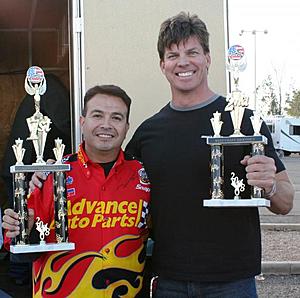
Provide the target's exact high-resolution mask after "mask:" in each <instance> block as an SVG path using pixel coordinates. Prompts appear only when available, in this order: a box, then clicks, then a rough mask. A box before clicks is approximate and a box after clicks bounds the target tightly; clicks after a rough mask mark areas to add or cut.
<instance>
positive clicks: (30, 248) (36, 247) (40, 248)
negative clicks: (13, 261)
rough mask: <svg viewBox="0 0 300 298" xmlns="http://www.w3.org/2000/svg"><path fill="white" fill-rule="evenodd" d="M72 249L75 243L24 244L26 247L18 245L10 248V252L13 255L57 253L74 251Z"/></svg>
mask: <svg viewBox="0 0 300 298" xmlns="http://www.w3.org/2000/svg"><path fill="white" fill-rule="evenodd" d="M74 249H75V243H72V242H63V243H41V244H26V245H24V244H20V245H11V246H10V252H11V253H14V254H23V253H35V252H47V251H59V250H74Z"/></svg>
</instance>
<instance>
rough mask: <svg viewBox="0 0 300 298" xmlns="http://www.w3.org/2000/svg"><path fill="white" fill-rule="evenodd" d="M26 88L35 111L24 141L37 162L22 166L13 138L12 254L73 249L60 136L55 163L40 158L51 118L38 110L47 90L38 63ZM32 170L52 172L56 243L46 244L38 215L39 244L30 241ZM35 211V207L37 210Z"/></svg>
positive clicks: (20, 151) (20, 142)
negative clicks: (15, 229)
mask: <svg viewBox="0 0 300 298" xmlns="http://www.w3.org/2000/svg"><path fill="white" fill-rule="evenodd" d="M25 90H26V92H27V93H28V94H30V95H33V97H34V106H35V113H34V114H33V115H32V116H31V117H29V118H27V119H26V122H27V125H28V129H29V132H30V135H29V137H28V138H27V140H29V141H32V142H33V147H34V150H35V153H36V161H35V162H34V163H33V164H30V165H24V163H23V157H24V154H25V149H24V148H23V140H21V139H20V138H19V139H17V140H15V144H14V145H13V146H12V148H13V152H14V154H15V157H16V164H15V165H13V166H11V167H10V172H11V173H12V174H13V185H14V210H15V212H17V213H18V214H19V222H20V224H19V227H20V234H19V235H18V236H17V237H16V238H15V239H14V244H13V245H11V246H10V251H11V252H12V253H16V254H17V253H34V252H43V251H58V250H73V249H74V248H75V245H74V243H71V242H68V218H67V201H66V197H67V194H66V181H65V180H66V179H65V172H66V171H69V170H70V165H67V164H63V163H62V157H63V152H64V149H65V145H64V144H62V140H61V139H59V138H58V139H56V140H55V148H54V149H53V152H54V155H55V158H56V162H55V163H54V164H46V162H45V161H44V160H43V153H44V148H45V144H46V138H47V134H48V132H49V131H50V124H51V120H50V119H49V117H47V116H44V115H43V114H42V113H41V111H40V100H41V95H43V94H44V93H45V92H46V80H45V76H44V72H43V70H42V69H41V68H40V67H38V66H32V67H30V68H29V69H28V71H27V74H26V78H25ZM33 172H52V173H53V181H54V182H53V192H54V213H55V214H54V220H55V236H56V242H55V243H46V242H45V237H47V236H48V235H49V234H50V228H49V227H48V224H51V223H43V222H42V221H41V220H40V218H39V217H38V214H35V216H37V218H36V220H35V225H36V229H37V231H38V232H39V237H40V243H39V244H30V243H29V229H28V209H27V199H26V198H27V195H28V187H27V183H26V174H27V173H33ZM36 213H38V210H36Z"/></svg>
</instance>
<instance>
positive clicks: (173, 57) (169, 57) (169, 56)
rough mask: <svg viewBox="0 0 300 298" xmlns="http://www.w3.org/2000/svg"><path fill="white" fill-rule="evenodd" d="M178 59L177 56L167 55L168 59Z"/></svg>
mask: <svg viewBox="0 0 300 298" xmlns="http://www.w3.org/2000/svg"><path fill="white" fill-rule="evenodd" d="M176 57H177V55H175V54H170V55H167V58H168V59H175V58H176Z"/></svg>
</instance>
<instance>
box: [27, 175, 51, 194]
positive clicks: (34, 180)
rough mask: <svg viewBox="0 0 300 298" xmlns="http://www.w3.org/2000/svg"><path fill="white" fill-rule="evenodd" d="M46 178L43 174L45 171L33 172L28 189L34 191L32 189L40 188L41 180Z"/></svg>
mask: <svg viewBox="0 0 300 298" xmlns="http://www.w3.org/2000/svg"><path fill="white" fill-rule="evenodd" d="M46 178H47V176H46V175H45V173H43V172H35V173H34V174H33V175H32V177H31V180H30V182H29V188H30V191H31V192H32V191H34V189H35V188H36V187H37V188H42V186H43V181H45V180H46Z"/></svg>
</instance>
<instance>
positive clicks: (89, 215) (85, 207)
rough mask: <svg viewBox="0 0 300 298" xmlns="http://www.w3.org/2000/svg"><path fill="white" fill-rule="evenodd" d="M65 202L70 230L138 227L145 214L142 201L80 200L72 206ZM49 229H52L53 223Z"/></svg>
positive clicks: (69, 202) (70, 203)
mask: <svg viewBox="0 0 300 298" xmlns="http://www.w3.org/2000/svg"><path fill="white" fill-rule="evenodd" d="M67 202H68V203H67V204H68V221H69V228H70V229H77V228H81V229H85V228H88V227H91V228H98V227H101V228H115V227H119V228H130V227H139V224H140V222H141V221H143V216H142V215H143V212H145V210H143V207H144V204H143V202H144V201H143V200H142V199H140V200H138V201H136V202H135V201H126V200H124V201H120V202H118V201H89V200H87V199H86V198H82V199H81V200H80V201H79V202H76V203H74V204H72V202H71V201H70V200H68V201H67ZM144 209H145V207H144ZM51 228H54V221H53V223H52V225H51Z"/></svg>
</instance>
